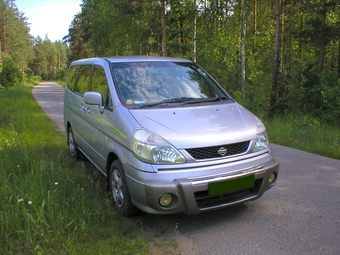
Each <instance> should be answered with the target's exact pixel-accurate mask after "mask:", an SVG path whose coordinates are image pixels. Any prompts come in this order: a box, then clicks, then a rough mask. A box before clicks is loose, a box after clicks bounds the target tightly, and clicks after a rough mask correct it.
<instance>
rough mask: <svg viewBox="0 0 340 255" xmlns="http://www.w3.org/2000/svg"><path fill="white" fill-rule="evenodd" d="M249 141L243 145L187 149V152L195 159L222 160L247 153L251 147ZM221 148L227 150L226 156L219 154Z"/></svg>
mask: <svg viewBox="0 0 340 255" xmlns="http://www.w3.org/2000/svg"><path fill="white" fill-rule="evenodd" d="M249 143H250V142H249V141H247V142H241V143H233V144H227V145H219V146H212V147H204V148H195V149H187V150H186V151H187V152H188V153H189V154H190V155H191V156H192V157H193V158H194V159H198V160H199V159H211V158H221V157H228V156H233V155H237V154H241V153H245V152H246V151H247V150H248V147H249ZM221 148H224V149H226V154H225V155H221V154H219V153H218V151H219V150H221Z"/></svg>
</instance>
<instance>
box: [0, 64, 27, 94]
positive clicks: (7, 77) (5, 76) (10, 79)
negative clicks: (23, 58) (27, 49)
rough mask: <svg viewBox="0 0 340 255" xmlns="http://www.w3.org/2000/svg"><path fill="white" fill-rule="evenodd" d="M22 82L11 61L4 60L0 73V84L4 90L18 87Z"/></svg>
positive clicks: (20, 75)
mask: <svg viewBox="0 0 340 255" xmlns="http://www.w3.org/2000/svg"><path fill="white" fill-rule="evenodd" d="M21 81H22V74H21V72H20V70H19V68H17V67H16V66H15V65H14V63H13V61H12V60H11V59H8V58H5V59H4V62H3V66H2V70H1V72H0V84H1V85H2V86H4V87H5V88H8V87H11V86H15V85H18V84H19V83H20V82H21Z"/></svg>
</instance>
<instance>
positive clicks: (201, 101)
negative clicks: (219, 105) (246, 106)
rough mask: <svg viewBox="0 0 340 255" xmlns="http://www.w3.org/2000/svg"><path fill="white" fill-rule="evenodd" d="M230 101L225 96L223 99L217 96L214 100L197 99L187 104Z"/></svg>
mask: <svg viewBox="0 0 340 255" xmlns="http://www.w3.org/2000/svg"><path fill="white" fill-rule="evenodd" d="M228 99H229V97H226V96H223V97H220V96H216V97H212V98H203V99H200V98H197V99H196V100H193V101H188V102H187V103H188V104H198V103H205V102H215V101H223V100H228Z"/></svg>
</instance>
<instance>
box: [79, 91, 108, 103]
mask: <svg viewBox="0 0 340 255" xmlns="http://www.w3.org/2000/svg"><path fill="white" fill-rule="evenodd" d="M84 102H85V103H86V104H89V105H98V106H104V100H103V97H102V95H101V94H100V93H98V92H85V94H84Z"/></svg>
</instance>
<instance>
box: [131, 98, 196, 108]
mask: <svg viewBox="0 0 340 255" xmlns="http://www.w3.org/2000/svg"><path fill="white" fill-rule="evenodd" d="M192 100H199V98H195V97H176V98H171V99H165V100H162V101H159V102H154V103H146V104H142V105H139V106H137V107H135V108H145V107H151V106H155V105H162V104H173V103H184V104H186V103H189V101H190V102H191V101H192Z"/></svg>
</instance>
